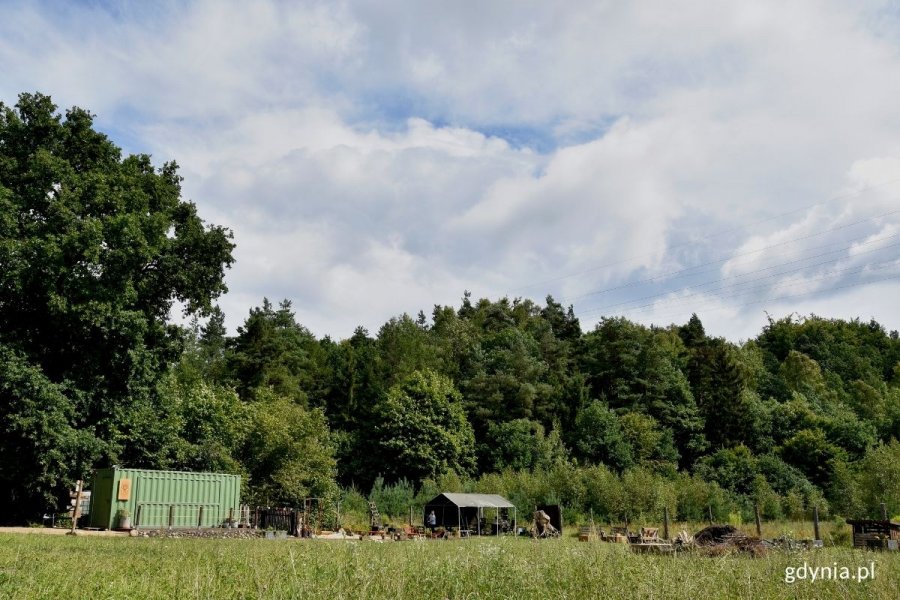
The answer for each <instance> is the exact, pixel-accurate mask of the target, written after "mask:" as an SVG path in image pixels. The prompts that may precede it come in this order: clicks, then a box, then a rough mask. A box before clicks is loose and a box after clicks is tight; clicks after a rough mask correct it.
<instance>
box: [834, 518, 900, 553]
mask: <svg viewBox="0 0 900 600" xmlns="http://www.w3.org/2000/svg"><path fill="white" fill-rule="evenodd" d="M847 524H848V525H850V526H852V527H853V547H854V548H868V549H873V550H897V549H898V548H900V523H898V522H897V521H891V520H889V519H847Z"/></svg>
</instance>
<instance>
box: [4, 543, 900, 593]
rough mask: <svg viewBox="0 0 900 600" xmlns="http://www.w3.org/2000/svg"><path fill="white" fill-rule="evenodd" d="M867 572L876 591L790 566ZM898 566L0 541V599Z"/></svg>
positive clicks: (639, 581) (575, 587) (896, 566)
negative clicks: (846, 574)
mask: <svg viewBox="0 0 900 600" xmlns="http://www.w3.org/2000/svg"><path fill="white" fill-rule="evenodd" d="M870 561H873V562H874V563H875V578H874V580H872V581H867V582H862V583H858V582H855V581H816V582H814V583H813V582H810V581H798V582H796V583H794V584H788V583H785V582H784V574H785V568H786V567H797V566H801V565H802V564H803V563H804V562H806V563H808V564H810V565H825V566H832V565H833V564H834V563H837V564H838V565H839V566H847V567H850V568H851V569H852V570H853V571H854V572H855V569H856V567H857V566H861V565H865V564H868V563H869V562H870ZM898 585H900V555H898V554H888V553H868V552H861V551H854V550H851V549H844V548H827V549H825V550H819V551H809V552H797V553H772V554H770V555H768V556H766V557H764V558H756V559H753V558H748V557H744V556H737V555H734V556H724V557H717V558H708V557H699V556H690V555H679V556H676V557H671V556H667V557H664V556H643V555H634V554H631V553H629V552H628V550H627V549H626V548H625V547H623V546H618V545H614V544H604V543H601V542H590V543H579V542H577V541H574V540H572V539H570V538H566V539H560V540H540V541H538V540H528V539H513V538H502V539H472V540H457V541H418V542H393V543H383V544H382V543H375V542H369V541H365V542H361V541H354V542H350V541H337V542H335V541H321V540H286V541H270V540H203V539H200V540H197V539H193V540H189V539H148V538H88V537H76V538H70V537H56V536H53V537H51V536H38V535H19V536H13V535H0V597H2V598H16V599H18V598H23V599H30V598H54V599H55V598H90V599H91V600H99V599H103V598H129V599H143V598H167V599H168V598H329V599H337V598H354V599H356V598H391V599H392V600H398V599H404V598H516V599H518V600H521V599H525V598H591V597H604V598H635V597H640V598H886V599H887V598H891V599H893V598H896V597H897V589H898Z"/></svg>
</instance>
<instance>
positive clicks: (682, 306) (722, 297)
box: [579, 263, 900, 318]
mask: <svg viewBox="0 0 900 600" xmlns="http://www.w3.org/2000/svg"><path fill="white" fill-rule="evenodd" d="M893 266H896V263H885V264H882V265H879V266H877V267H867V266H866V267H859V268H857V270H856V272H857V273H859V272H863V271H866V270H867V269H869V270H880V269H886V268H889V267H893ZM838 274H842V273H832V274H828V275H823V276H821V277H816V278H812V279H806V280H804V281H802V282H798V283H794V284H788V286H787V287H791V285H799V284H806V283H809V282H810V281H821V280H822V279H827V278H828V277H833V276H834V275H838ZM843 274H853V273H843ZM898 278H900V274H897V275H891V276H889V277H885V278H881V279H875V280H867V281H859V282H856V283H851V284H846V285H840V286H833V287H830V288H827V289H824V290H812V291H809V292H803V293H801V294H795V295H788V296H779V297H767V298H763V299H761V300H757V301H752V302H745V303H742V304H736V305H730V306H722V307H718V308H717V309H716V310H726V309H737V308H743V307H745V306H752V305H754V304H764V303H766V302H778V301H781V300H790V299H794V298H801V297H803V296H811V295H814V294H823V293H829V292H833V291H835V290H840V289H846V288H852V287H859V286H864V285H870V284H875V283H879V282H882V281H889V280H893V279H898ZM759 289H764V288H762V287H761V288H759ZM753 291H755V290H749V291H745V292H741V293H740V294H738V295H736V296H731V295H728V294H711V295H709V296H706V297H705V298H704V300H706V301H708V300H712V299H714V298H718V299H720V300H734V299H736V298H740V297H741V296H744V295H749V294H750V293H752V292H753ZM674 300H677V301H678V302H676V303H674V304H672V303H670V304H668V305H664V310H667V312H665V313H663V315H670V314H671V315H678V314H682V312H683V311H684V310H685V309H689V310H691V311H692V312H697V311H698V310H710V309H709V308H706V307H703V306H702V304H701V305H700V306H701V308H699V309H698V308H696V306H691V303H684V302H681V300H683V299H681V298H677V299H674ZM691 300H693V298H691ZM655 305H656V303H651V304H645V305H643V306H638V307H633V308H629V309H625V310H623V311H620V312H621V313H633V312H635V311H641V310H643V311H644V312H647V311H646V309H647V308H650V307H653V306H655ZM675 307H678V308H679V310H678V311H673V310H671V309H672V308H675ZM579 316H581V315H579ZM656 317H657V318H667V316H661V315H656Z"/></svg>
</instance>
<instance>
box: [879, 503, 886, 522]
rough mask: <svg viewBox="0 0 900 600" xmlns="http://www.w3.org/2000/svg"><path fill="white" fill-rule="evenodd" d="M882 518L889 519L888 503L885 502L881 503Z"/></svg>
mask: <svg viewBox="0 0 900 600" xmlns="http://www.w3.org/2000/svg"><path fill="white" fill-rule="evenodd" d="M881 518H882V519H883V520H885V521H887V520H888V514H887V504H885V503H884V502H882V503H881Z"/></svg>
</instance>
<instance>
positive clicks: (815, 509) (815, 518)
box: [813, 506, 822, 540]
mask: <svg viewBox="0 0 900 600" xmlns="http://www.w3.org/2000/svg"><path fill="white" fill-rule="evenodd" d="M813 534H814V537H813V539H814V540H821V539H822V538H821V537H820V536H819V507H818V506H813Z"/></svg>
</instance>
